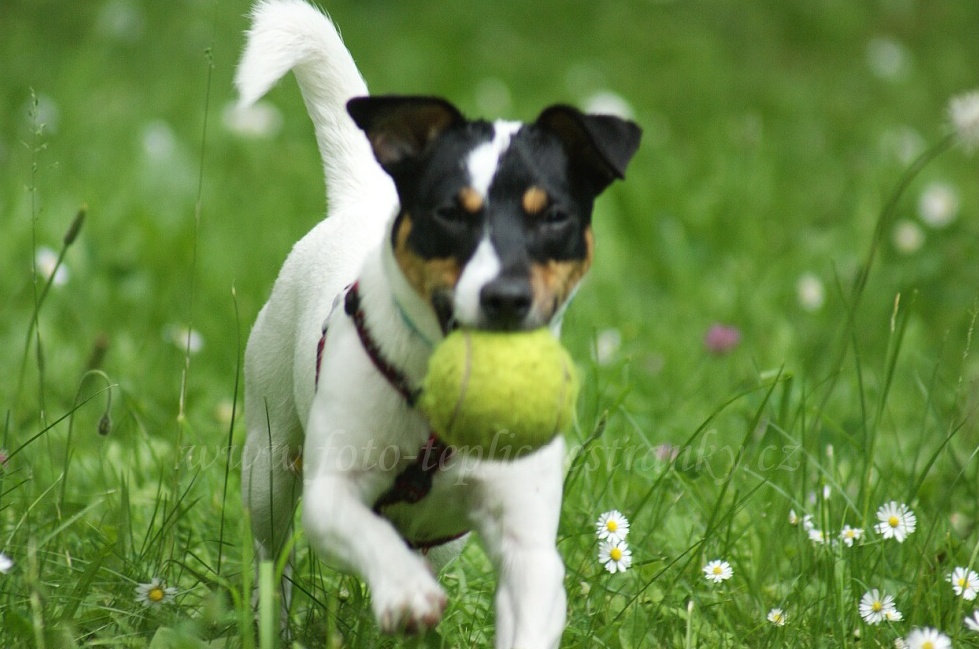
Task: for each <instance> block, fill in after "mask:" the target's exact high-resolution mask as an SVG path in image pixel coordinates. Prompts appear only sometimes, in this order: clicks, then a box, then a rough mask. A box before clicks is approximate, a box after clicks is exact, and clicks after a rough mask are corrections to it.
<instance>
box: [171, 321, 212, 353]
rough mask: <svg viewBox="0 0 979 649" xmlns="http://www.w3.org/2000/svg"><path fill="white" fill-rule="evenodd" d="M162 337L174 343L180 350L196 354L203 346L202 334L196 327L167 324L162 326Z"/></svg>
mask: <svg viewBox="0 0 979 649" xmlns="http://www.w3.org/2000/svg"><path fill="white" fill-rule="evenodd" d="M163 339H164V340H166V341H167V342H169V343H171V344H173V345H176V346H177V348H178V349H180V350H181V351H189V352H190V353H191V354H196V353H197V352H199V351H200V350H202V349H203V348H204V336H202V335H201V334H200V332H199V331H197V330H196V329H190V328H188V327H184V326H181V325H175V324H168V325H166V326H164V327H163Z"/></svg>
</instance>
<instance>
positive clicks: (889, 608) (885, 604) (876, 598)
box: [859, 588, 899, 624]
mask: <svg viewBox="0 0 979 649" xmlns="http://www.w3.org/2000/svg"><path fill="white" fill-rule="evenodd" d="M859 610H860V617H862V618H863V621H864V622H866V623H867V624H880V623H881V622H883V621H884V620H886V619H888V612H890V613H891V614H894V613H899V612H898V610H897V608H896V607H895V606H894V598H893V597H891V596H890V595H888V594H887V593H881V592H880V591H879V590H877V589H876V588H874V589H873V590H871V591H868V592H866V593H864V594H863V597H861V598H860V605H859Z"/></svg>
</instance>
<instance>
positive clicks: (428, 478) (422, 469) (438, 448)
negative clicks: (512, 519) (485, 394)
mask: <svg viewBox="0 0 979 649" xmlns="http://www.w3.org/2000/svg"><path fill="white" fill-rule="evenodd" d="M343 310H344V311H345V312H346V314H347V315H348V316H350V319H351V320H353V323H354V327H355V328H356V329H357V336H358V337H359V338H360V344H361V345H363V347H364V351H365V352H367V356H368V357H370V359H371V362H372V363H373V364H374V367H375V368H377V371H378V372H380V373H381V375H382V376H383V377H384V378H385V379H387V382H388V383H390V384H391V387H393V388H394V389H395V390H396V391H397V392H398V394H400V395H401V397H402V398H403V399H404V400H405V402H406V403H407V404H408V405H409V406H410V407H412V408H414V407H415V403H416V402H417V401H418V396H419V394H420V393H421V390H420V389H417V388H412V387H411V383H410V382H409V381H408V377H406V376H405V375H404V373H403V372H402V371H401V370H399V369H398V368H397V367H395V366H394V365H392V364H391V363H390V362H389V361H388V360H387V359H386V358H384V356H383V355H382V354H381V349H380V347H379V346H378V344H377V343H376V342H375V341H374V338H373V337H372V336H371V335H370V331H369V330H368V329H367V323H366V318H365V317H364V310H363V308H362V306H361V303H360V292H359V290H358V286H357V283H356V282H355V283H354V284H352V285H351V286H350V288H349V289H348V290H347V295H346V297H345V298H344V301H343ZM325 345H326V327H324V328H323V335H322V336H321V337H320V339H319V342H318V343H317V345H316V382H317V383H319V376H320V364H321V362H322V360H323V348H324V346H325ZM453 453H454V449H453V448H452V447H451V446H448V445H447V444H445V443H444V442H443V441H442V440H440V439H439V438H438V436H437V435H436V434H435V433H434V432H432V433H431V434H430V435H429V436H428V441H427V442H425V445H424V446H423V447H422V448H421V449H420V450H419V451H418V455H417V456H416V457H415V460H414V461H413V462H412V463H411V464H409V465H408V466H406V467H405V468H404V469H403V470H402V471H401V473H399V474H398V475H397V476H396V477H395V478H394V484H392V485H391V488H390V489H388V490H387V491H385V492H384V493H382V494H381V495H380V497H378V499H377V500H376V501H375V502H374V507H373V510H374V512H375V513H376V514H380V513H381V510H382V509H384V508H385V507H389V506H391V505H413V504H415V503H417V502H419V501H421V500H422V499H423V498H425V496H427V495H428V494H429V492H431V490H432V480H433V478H434V477H435V473H436V472H437V471H438V470H439V469H441V468H442V466H443V465H444V464H445V463H446V462H448V461H449V459H450V458H451V457H452V455H453ZM467 533H468V532H461V533H459V534H456V535H453V536H446V537H443V538H438V539H433V540H430V541H424V542H412V541H407V542H408V545H410V546H411V547H412V548H414V549H416V550H422V551H427V550H429V549H431V548H433V547H436V546H439V545H443V544H445V543H449V542H450V541H454V540H456V539H458V538H461V537H462V536H465V535H466V534H467Z"/></svg>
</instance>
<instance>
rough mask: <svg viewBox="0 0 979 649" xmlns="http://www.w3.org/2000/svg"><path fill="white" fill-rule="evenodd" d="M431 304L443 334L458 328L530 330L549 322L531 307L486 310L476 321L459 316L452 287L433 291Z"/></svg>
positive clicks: (497, 330) (499, 330) (501, 330)
mask: <svg viewBox="0 0 979 649" xmlns="http://www.w3.org/2000/svg"><path fill="white" fill-rule="evenodd" d="M431 305H432V309H433V310H434V311H435V317H436V319H437V320H438V324H439V327H440V328H441V330H442V334H443V335H448V334H450V333H451V332H453V331H455V330H456V329H476V330H480V331H494V332H499V333H507V332H517V331H530V330H532V329H537V328H539V327H543V326H545V325H547V324H548V323H547V321H546V320H545V319H543V318H541V317H539V315H538V314H537V313H536V310H534V309H529V310H528V312H526V313H520V314H513V313H495V314H487V313H485V311H484V312H482V313H480V315H479V317H478V318H477V319H476V320H475V321H472V322H469V321H466V319H464V318H459V317H457V314H456V310H455V302H454V293H453V291H452V290H451V289H443V290H440V291H435V292H433V294H432V296H431Z"/></svg>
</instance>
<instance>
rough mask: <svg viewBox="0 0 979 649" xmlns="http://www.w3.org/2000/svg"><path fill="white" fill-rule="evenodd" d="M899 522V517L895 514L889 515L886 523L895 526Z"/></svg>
mask: <svg viewBox="0 0 979 649" xmlns="http://www.w3.org/2000/svg"><path fill="white" fill-rule="evenodd" d="M900 522H901V519H899V518H898V517H897V516H891V517H890V518H888V519H887V524H888V525H890V526H891V527H897V526H898V525H899V524H900Z"/></svg>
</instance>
